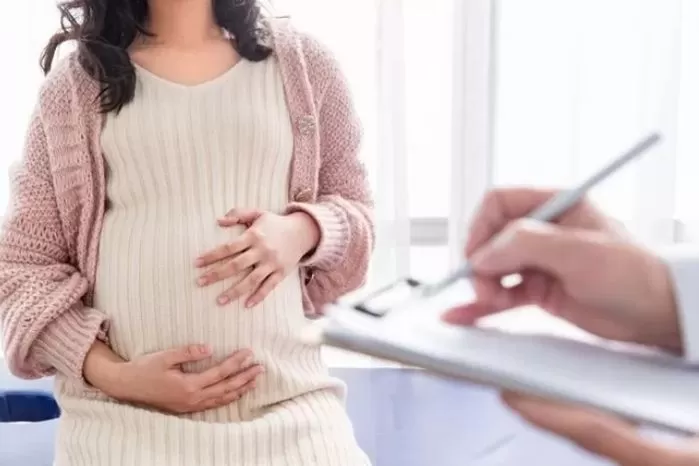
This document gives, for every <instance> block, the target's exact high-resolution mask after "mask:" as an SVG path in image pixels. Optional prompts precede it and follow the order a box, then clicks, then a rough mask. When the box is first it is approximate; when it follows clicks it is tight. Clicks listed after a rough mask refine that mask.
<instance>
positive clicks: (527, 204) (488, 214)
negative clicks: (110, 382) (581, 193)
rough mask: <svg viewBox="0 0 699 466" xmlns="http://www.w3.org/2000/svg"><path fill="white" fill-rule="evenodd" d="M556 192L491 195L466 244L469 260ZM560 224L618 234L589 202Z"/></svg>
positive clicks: (567, 214) (507, 190) (515, 190)
mask: <svg viewBox="0 0 699 466" xmlns="http://www.w3.org/2000/svg"><path fill="white" fill-rule="evenodd" d="M558 192H559V191H557V190H545V189H530V188H505V189H495V190H493V191H491V192H489V193H488V194H487V195H486V197H485V199H484V200H483V202H482V203H481V206H480V207H479V209H478V210H477V212H476V215H475V216H474V219H473V222H472V223H471V228H470V231H469V235H468V242H467V244H466V255H467V257H470V256H471V255H472V254H473V253H474V252H475V251H476V250H478V249H479V248H481V247H482V246H484V245H485V244H486V243H487V242H489V241H490V240H491V239H493V237H494V236H495V235H496V234H497V233H498V232H500V231H501V230H503V229H504V228H505V226H507V225H508V224H509V223H511V222H512V221H514V220H517V219H520V218H522V217H526V216H527V215H529V214H530V213H531V212H532V211H533V210H534V209H536V208H537V207H540V206H541V205H542V204H544V203H545V202H547V201H548V200H550V199H551V198H552V197H553V196H555V195H556V194H558ZM556 220H557V222H556V223H558V224H561V225H565V226H567V227H573V228H578V229H584V230H595V231H600V230H607V231H609V230H615V229H616V228H613V226H612V225H613V223H614V222H612V221H611V219H609V218H607V217H606V216H605V215H603V214H602V213H601V212H599V211H598V210H597V209H596V208H595V207H594V206H593V205H592V204H590V203H589V202H586V201H582V202H579V203H578V204H577V205H576V206H574V207H573V208H571V209H569V210H568V211H567V212H565V213H564V214H563V215H561V217H560V218H558V219H556Z"/></svg>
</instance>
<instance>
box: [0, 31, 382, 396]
mask: <svg viewBox="0 0 699 466" xmlns="http://www.w3.org/2000/svg"><path fill="white" fill-rule="evenodd" d="M269 29H270V32H271V34H270V38H269V41H270V45H271V46H272V48H273V50H274V55H275V57H276V59H277V60H278V62H279V69H280V73H281V75H282V80H283V87H284V94H285V99H286V102H287V105H288V113H289V121H290V123H291V126H292V132H293V153H292V161H291V169H290V175H289V203H288V205H286V206H285V208H284V209H283V212H285V213H289V212H295V211H304V212H306V213H308V214H309V215H311V216H312V217H313V218H314V219H315V220H316V222H317V223H318V225H319V226H320V230H321V239H320V242H319V244H318V246H317V247H316V249H315V251H314V252H313V253H312V255H311V256H310V257H308V258H306V259H305V260H304V262H303V263H302V264H301V267H300V271H299V274H300V281H301V287H302V295H303V305H304V309H305V311H306V314H307V315H308V316H316V315H318V314H319V312H320V310H321V309H322V307H323V306H324V305H325V304H327V303H329V302H331V301H333V300H334V299H336V298H338V297H340V296H341V295H343V294H345V293H347V292H349V291H352V290H354V289H356V288H358V287H359V286H361V284H362V283H363V282H364V280H365V277H366V273H367V269H368V264H369V258H370V255H371V250H372V246H373V240H374V229H373V222H372V219H371V212H372V200H371V195H370V192H369V188H368V181H367V174H366V170H365V168H364V165H363V164H362V162H361V160H360V157H359V150H360V142H361V127H360V123H359V120H358V117H357V114H356V112H355V109H354V107H353V105H352V101H351V96H350V92H349V90H348V86H347V83H346V80H345V78H344V76H343V74H342V72H341V71H340V68H339V66H338V63H337V61H336V60H335V58H334V57H333V55H332V54H331V52H329V51H328V50H327V49H326V48H325V47H324V46H323V45H321V44H320V43H319V42H318V41H317V40H315V39H313V38H311V37H310V36H308V35H306V34H303V33H300V32H298V31H297V30H296V29H294V28H293V27H292V26H291V25H290V24H289V23H288V22H286V21H283V22H277V21H275V22H271V23H270V25H269ZM98 94H99V85H98V83H97V82H96V81H95V80H94V79H92V78H91V77H90V76H89V75H88V74H87V73H86V72H85V70H84V69H83V68H82V66H81V65H80V63H79V60H78V56H77V55H76V54H73V55H71V56H70V57H68V58H67V59H66V60H64V61H63V62H62V63H61V64H60V65H59V66H57V67H56V68H55V69H54V70H53V71H52V72H51V74H50V75H49V76H48V78H47V79H46V81H45V83H44V85H43V86H42V89H41V92H40V95H39V99H38V104H37V106H36V111H35V112H34V115H33V118H32V120H31V123H30V127H29V131H28V135H27V138H26V149H25V152H24V157H23V159H22V161H21V163H20V164H19V165H18V166H17V167H16V170H14V171H13V173H12V176H11V196H12V200H11V204H10V206H9V208H8V212H7V215H6V217H5V222H4V225H3V231H2V236H1V237H0V323H1V324H2V330H3V343H4V347H5V348H4V349H5V356H6V358H7V363H8V366H9V368H10V370H11V371H12V372H13V373H14V374H16V375H18V376H20V377H24V378H37V377H42V376H46V375H52V374H55V373H59V374H62V375H64V376H65V377H67V378H72V379H75V380H80V381H81V383H82V367H83V362H84V359H85V355H86V354H87V352H88V350H89V349H90V347H91V346H92V344H93V343H94V341H95V339H97V338H99V339H102V340H104V341H106V342H109V317H108V314H107V313H106V312H105V310H102V309H97V308H95V307H94V305H93V296H92V295H93V291H94V285H95V277H96V270H97V262H98V250H99V242H100V236H101V229H102V226H103V221H104V215H105V204H106V177H105V164H104V159H103V154H102V146H101V134H102V129H103V127H104V122H105V118H104V115H103V114H101V113H100V112H99V100H98ZM85 390H89V388H87V386H85Z"/></svg>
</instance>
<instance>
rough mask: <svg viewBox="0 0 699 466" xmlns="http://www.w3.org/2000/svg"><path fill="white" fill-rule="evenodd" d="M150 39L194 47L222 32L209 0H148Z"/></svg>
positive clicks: (211, 2)
mask: <svg viewBox="0 0 699 466" xmlns="http://www.w3.org/2000/svg"><path fill="white" fill-rule="evenodd" d="M148 9H149V15H148V16H149V21H148V27H147V29H148V31H149V32H151V33H152V34H154V35H155V37H152V38H150V40H151V41H155V42H158V43H161V44H162V43H164V44H168V45H174V46H181V47H190V46H197V45H199V44H201V43H202V42H205V41H207V40H211V39H218V38H220V37H221V36H222V35H223V32H222V31H221V28H220V27H219V26H218V25H217V24H216V18H215V17H214V10H213V0H148Z"/></svg>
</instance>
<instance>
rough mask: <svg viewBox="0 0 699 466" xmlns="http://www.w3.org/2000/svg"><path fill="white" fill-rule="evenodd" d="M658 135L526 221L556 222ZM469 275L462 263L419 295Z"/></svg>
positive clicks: (466, 263) (437, 291)
mask: <svg viewBox="0 0 699 466" xmlns="http://www.w3.org/2000/svg"><path fill="white" fill-rule="evenodd" d="M660 139H661V138H660V135H659V134H657V133H652V134H650V135H649V136H647V137H646V138H644V139H643V140H642V141H640V142H639V143H638V144H636V145H635V146H634V147H633V148H632V149H630V150H629V151H628V152H626V153H624V154H622V155H621V156H620V157H618V158H616V159H614V160H613V161H612V162H610V163H609V164H607V165H606V166H604V167H602V168H601V169H600V170H599V171H597V172H596V173H595V174H593V175H592V176H591V177H590V178H588V179H587V180H585V181H583V182H582V183H580V185H578V186H577V187H575V188H573V189H567V190H563V191H561V192H560V193H558V194H556V195H555V196H553V197H552V198H551V199H549V200H548V201H547V202H545V203H544V204H542V205H541V206H540V207H538V208H536V209H534V211H532V212H531V213H530V214H529V215H527V218H531V219H533V220H538V221H540V222H551V221H554V220H556V218H558V217H560V216H561V215H562V214H564V213H565V212H566V211H567V210H568V209H570V208H572V207H573V206H574V205H575V204H577V203H578V202H580V201H581V200H582V199H583V197H585V194H586V193H587V192H588V191H589V190H590V189H591V188H592V187H594V186H595V185H597V184H598V183H600V182H601V181H603V180H605V179H606V178H607V177H609V176H610V175H611V174H612V173H614V172H616V171H617V170H619V169H620V168H621V167H623V166H624V165H626V164H627V163H628V162H630V161H631V160H633V159H635V158H636V157H638V156H639V155H641V154H643V153H645V152H646V151H647V150H648V149H650V148H651V147H653V146H654V145H655V144H657V143H658V142H659V141H660ZM472 273H473V268H472V267H471V265H470V264H469V263H468V262H465V263H464V264H462V265H461V266H460V267H459V268H458V269H456V271H454V272H453V273H451V274H450V275H448V276H447V277H445V278H444V279H442V280H440V281H438V282H436V283H434V284H431V285H427V286H425V287H424V288H423V290H422V292H423V296H434V295H436V294H438V293H440V292H441V291H442V290H444V289H446V288H447V287H449V286H451V285H452V284H453V283H455V282H457V281H459V280H461V279H465V278H469V277H470V276H471V274H472Z"/></svg>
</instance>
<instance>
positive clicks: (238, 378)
mask: <svg viewBox="0 0 699 466" xmlns="http://www.w3.org/2000/svg"><path fill="white" fill-rule="evenodd" d="M263 372H264V369H263V368H262V366H260V365H258V364H256V365H253V366H250V367H247V368H245V369H243V370H242V371H240V372H238V373H237V374H235V375H233V376H231V377H229V378H227V379H225V380H222V381H221V382H219V383H217V384H216V385H212V386H211V387H208V388H206V389H205V390H204V391H203V392H202V395H203V397H204V399H205V400H211V399H217V398H221V397H225V396H226V395H229V394H231V393H236V394H238V396H242V395H243V394H244V390H246V389H247V390H250V389H251V388H254V386H255V379H256V378H257V377H258V376H259V375H260V374H262V373H263Z"/></svg>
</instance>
